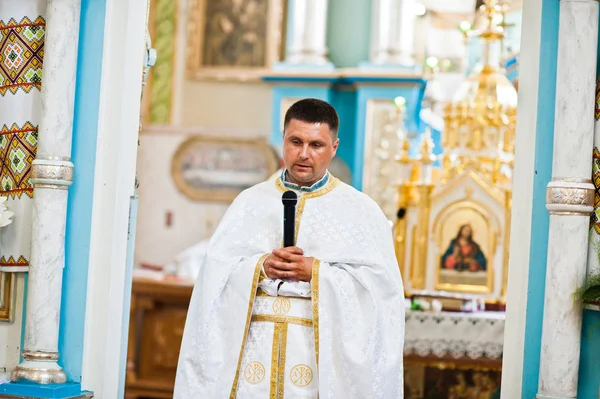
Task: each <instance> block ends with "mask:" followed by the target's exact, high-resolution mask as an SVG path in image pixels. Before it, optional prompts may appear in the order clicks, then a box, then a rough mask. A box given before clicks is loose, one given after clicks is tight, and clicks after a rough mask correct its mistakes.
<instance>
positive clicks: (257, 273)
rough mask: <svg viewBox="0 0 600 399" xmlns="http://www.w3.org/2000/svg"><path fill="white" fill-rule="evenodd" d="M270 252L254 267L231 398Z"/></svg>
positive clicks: (230, 397)
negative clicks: (258, 289) (261, 278)
mask: <svg viewBox="0 0 600 399" xmlns="http://www.w3.org/2000/svg"><path fill="white" fill-rule="evenodd" d="M267 256H269V254H264V255H263V256H261V258H260V259H259V260H258V262H256V266H255V267H254V277H253V278H252V287H251V288H250V300H249V301H248V313H247V316H246V327H245V329H244V338H243V339H242V348H241V349H240V357H239V358H238V365H237V370H236V371H235V378H234V379H233V386H232V387H231V394H230V395H229V399H235V397H236V394H237V386H238V382H239V379H240V368H241V367H242V357H243V356H244V348H245V347H246V340H247V339H248V331H249V330H250V320H251V319H252V308H253V307H254V298H255V297H256V287H257V286H258V278H259V277H260V271H261V270H262V264H263V262H264V261H265V259H266V258H267Z"/></svg>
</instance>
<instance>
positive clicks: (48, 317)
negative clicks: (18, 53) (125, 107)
mask: <svg viewBox="0 0 600 399" xmlns="http://www.w3.org/2000/svg"><path fill="white" fill-rule="evenodd" d="M79 13H80V0H48V10H47V19H46V26H47V31H46V43H45V55H44V68H43V76H44V84H43V87H42V93H41V102H42V117H41V123H40V130H39V140H38V152H37V157H36V160H35V161H34V162H33V169H32V178H31V181H32V183H33V184H34V186H35V196H34V203H33V230H32V249H31V264H30V269H29V281H28V284H29V285H28V290H27V312H26V315H25V342H24V346H23V352H22V355H23V362H22V363H21V364H20V365H19V366H18V367H17V368H16V369H15V370H14V371H13V373H12V379H13V381H17V380H21V379H25V380H29V381H33V382H37V383H42V384H48V383H63V382H65V381H66V375H65V373H64V371H63V370H62V369H61V368H60V366H59V365H58V363H57V360H58V357H59V353H58V328H59V324H60V305H61V292H62V275H63V268H64V243H65V225H66V215H67V196H68V188H69V185H70V184H71V182H72V180H73V164H72V163H71V162H70V155H71V138H72V128H73V104H74V97H75V77H76V69H77V45H78V38H79Z"/></svg>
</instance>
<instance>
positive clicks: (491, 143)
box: [441, 0, 517, 186]
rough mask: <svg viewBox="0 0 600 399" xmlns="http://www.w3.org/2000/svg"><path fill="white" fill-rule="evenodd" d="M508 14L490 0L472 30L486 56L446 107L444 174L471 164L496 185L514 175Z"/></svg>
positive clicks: (513, 101)
mask: <svg viewBox="0 0 600 399" xmlns="http://www.w3.org/2000/svg"><path fill="white" fill-rule="evenodd" d="M503 21H504V15H503V10H502V7H501V5H500V4H499V3H498V1H497V0H487V1H486V2H485V4H484V6H483V8H482V18H481V24H482V25H483V26H482V27H480V28H479V29H477V30H473V31H471V32H469V34H471V35H473V36H477V37H479V38H480V40H481V43H482V59H481V62H480V63H479V64H478V65H477V66H476V67H475V69H474V71H473V72H472V73H471V75H470V76H469V77H468V78H467V80H466V81H465V82H464V83H463V85H462V86H461V87H460V89H459V90H458V92H457V93H456V95H455V97H454V98H453V100H452V102H451V103H450V104H447V105H446V107H445V109H444V133H443V135H442V147H443V148H444V154H443V156H442V159H441V163H442V169H443V174H442V175H443V180H445V181H447V180H449V179H451V178H452V177H453V176H454V175H456V174H458V173H461V172H462V171H463V170H465V169H467V168H472V169H475V170H477V171H479V172H480V173H481V174H482V175H484V177H486V178H488V179H489V180H490V181H491V182H492V183H493V184H495V185H502V186H504V185H506V186H509V185H510V182H511V181H512V165H513V161H514V142H515V127H516V115H517V91H516V89H515V88H514V86H513V85H512V83H511V82H510V81H509V80H508V79H507V78H506V76H505V75H504V74H503V70H502V68H501V65H500V63H501V49H502V40H503V38H504V25H503V24H504V22H503Z"/></svg>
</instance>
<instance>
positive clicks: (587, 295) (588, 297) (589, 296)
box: [581, 285, 600, 302]
mask: <svg viewBox="0 0 600 399" xmlns="http://www.w3.org/2000/svg"><path fill="white" fill-rule="evenodd" d="M581 299H583V300H584V301H591V302H594V301H597V300H599V299H600V285H592V286H590V287H588V288H587V289H586V290H585V291H583V294H582V295H581Z"/></svg>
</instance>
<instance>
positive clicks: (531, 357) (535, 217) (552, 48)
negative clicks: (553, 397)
mask: <svg viewBox="0 0 600 399" xmlns="http://www.w3.org/2000/svg"><path fill="white" fill-rule="evenodd" d="M558 17H559V2H558V1H554V0H543V1H542V24H541V42H540V57H539V71H538V73H539V83H538V93H537V96H538V100H537V123H536V141H535V155H534V158H535V170H534V178H533V199H532V200H533V201H532V214H531V242H530V244H529V246H530V255H529V278H528V282H529V284H528V288H527V291H528V296H527V302H526V309H527V316H526V325H525V345H524V346H525V350H524V353H523V382H522V398H523V399H525V398H527V399H531V398H533V397H535V395H536V393H537V387H538V378H539V367H540V352H541V338H542V322H543V309H544V294H545V285H544V283H543V282H544V281H546V261H547V249H548V230H549V221H550V218H549V214H548V211H547V210H546V201H545V199H546V185H547V184H548V182H549V181H550V180H551V179H552V149H553V144H554V111H555V97H556V57H557V53H558ZM523 34H525V35H526V34H528V32H527V30H523ZM521 98H523V97H522V96H520V97H519V101H520V103H521ZM520 110H521V109H520V108H519V111H520ZM519 111H517V112H519ZM517 123H518V122H517ZM517 134H519V132H518V131H517ZM517 145H518V144H517ZM517 151H518V150H517ZM517 173H519V171H518V170H517V169H516V168H515V174H517ZM513 203H514V201H513ZM512 226H515V228H516V227H517V225H516V224H515V223H512ZM511 241H512V240H511ZM511 266H512V265H511ZM511 266H509V267H511ZM514 267H518V266H514ZM509 284H510V283H509ZM509 301H510V299H509ZM509 306H510V305H509ZM516 306H519V305H516ZM506 344H509V345H510V342H507V341H505V345H506Z"/></svg>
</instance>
